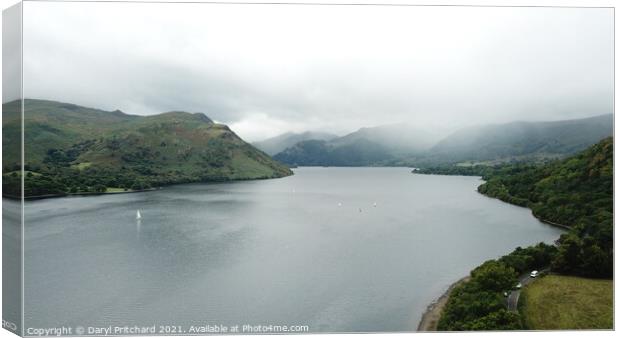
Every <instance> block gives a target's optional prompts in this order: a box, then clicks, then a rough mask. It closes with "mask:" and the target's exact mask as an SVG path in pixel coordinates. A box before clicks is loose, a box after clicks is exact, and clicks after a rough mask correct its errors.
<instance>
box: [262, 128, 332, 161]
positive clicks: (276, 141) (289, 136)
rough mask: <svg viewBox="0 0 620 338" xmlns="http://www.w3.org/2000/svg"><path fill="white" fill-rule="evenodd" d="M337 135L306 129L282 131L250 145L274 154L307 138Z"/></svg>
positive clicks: (322, 139)
mask: <svg viewBox="0 0 620 338" xmlns="http://www.w3.org/2000/svg"><path fill="white" fill-rule="evenodd" d="M336 137H338V136H337V135H335V134H330V133H323V132H313V131H306V132H304V133H284V134H282V135H278V136H275V137H271V138H268V139H266V140H263V141H258V142H253V143H252V145H253V146H255V147H256V148H258V149H260V150H262V151H264V152H266V153H267V154H269V155H272V156H273V155H275V154H277V153H279V152H281V151H283V150H284V149H286V148H288V147H292V146H294V145H295V144H296V143H298V142H301V141H307V140H319V141H329V140H332V139H335V138H336Z"/></svg>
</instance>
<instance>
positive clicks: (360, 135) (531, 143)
mask: <svg viewBox="0 0 620 338" xmlns="http://www.w3.org/2000/svg"><path fill="white" fill-rule="evenodd" d="M612 134H613V115H611V114H607V115H600V116H595V117H589V118H583V119H575V120H564V121H550V122H511V123H505V124H489V125H480V126H474V127H467V128H463V129H460V130H457V131H456V132H454V133H452V134H450V135H448V136H447V137H445V138H443V139H441V140H439V139H438V137H437V136H436V135H434V134H431V133H429V132H427V131H423V130H419V129H416V128H413V127H411V126H408V125H406V124H403V125H389V126H380V127H374V128H362V129H360V130H358V131H356V132H354V133H351V134H348V135H345V136H342V137H339V138H335V139H333V140H331V141H319V140H307V141H303V142H298V143H297V144H295V145H294V146H292V147H289V148H287V149H286V150H284V151H282V152H280V153H278V154H276V155H275V156H274V158H275V159H276V160H278V161H280V162H282V163H286V164H289V165H301V166H373V165H388V166H400V165H404V166H421V167H425V166H429V165H437V164H450V163H457V162H464V161H471V162H488V163H487V164H492V163H499V162H510V161H541V160H546V159H555V158H563V157H566V156H568V155H571V154H575V153H577V152H579V151H581V150H583V149H586V148H587V147H589V146H591V145H592V144H595V143H596V142H598V141H600V140H601V139H603V138H605V137H608V136H611V135H612Z"/></svg>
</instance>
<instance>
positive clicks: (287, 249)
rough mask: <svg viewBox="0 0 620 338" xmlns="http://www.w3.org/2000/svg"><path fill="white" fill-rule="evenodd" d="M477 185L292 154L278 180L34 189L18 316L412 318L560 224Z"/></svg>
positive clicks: (315, 327)
mask: <svg viewBox="0 0 620 338" xmlns="http://www.w3.org/2000/svg"><path fill="white" fill-rule="evenodd" d="M480 183H481V181H480V179H479V178H475V177H457V176H422V175H413V174H411V173H410V170H409V169H406V168H299V169H296V170H295V175H294V176H291V177H287V178H283V179H276V180H264V181H247V182H236V183H224V184H191V185H179V186H174V187H168V188H165V189H163V190H160V191H156V192H147V193H134V194H121V195H105V196H96V197H70V198H58V199H47V200H40V201H29V202H27V203H26V207H25V213H26V216H25V219H26V229H25V236H26V239H25V242H26V245H25V327H26V328H28V327H51V326H59V325H71V326H77V325H80V326H108V325H113V326H117V325H119V326H125V325H154V324H157V325H160V324H161V325H164V324H169V325H182V326H185V327H187V326H189V325H205V324H222V325H244V324H251V325H269V324H274V325H309V327H310V331H313V332H318V331H329V332H348V331H411V330H415V329H416V327H417V324H418V321H419V319H420V317H421V315H422V313H423V312H424V310H425V308H426V306H427V305H428V304H429V303H430V302H431V301H432V300H433V299H435V298H437V297H438V296H439V295H440V294H441V293H442V292H443V291H444V290H445V289H446V288H447V287H448V286H449V285H450V284H451V283H452V282H454V281H455V280H457V279H459V278H460V277H462V276H464V275H466V274H467V273H468V272H469V271H470V270H471V269H472V268H473V267H475V266H477V265H478V264H480V263H481V262H483V261H484V260H487V259H490V258H496V257H498V256H500V255H502V254H505V253H507V252H509V251H511V250H512V249H513V248H515V247H516V246H526V245H530V244H534V243H537V242H540V241H545V242H552V241H553V240H555V239H557V238H558V237H559V235H560V233H561V230H559V229H557V228H553V227H550V226H548V225H546V224H543V223H541V222H539V221H537V220H536V219H535V218H534V217H532V215H531V213H530V211H529V210H528V209H524V208H519V207H515V206H512V205H509V204H506V203H503V202H500V201H498V200H495V199H490V198H487V197H485V196H483V195H480V194H478V193H477V192H476V187H477V186H478V185H479V184H480ZM375 203H376V206H374V204H375ZM137 209H139V210H141V212H142V217H143V218H142V220H141V221H139V222H138V221H136V219H135V214H136V210H137Z"/></svg>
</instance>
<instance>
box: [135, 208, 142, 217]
mask: <svg viewBox="0 0 620 338" xmlns="http://www.w3.org/2000/svg"><path fill="white" fill-rule="evenodd" d="M136 219H142V215H140V210H137V211H136Z"/></svg>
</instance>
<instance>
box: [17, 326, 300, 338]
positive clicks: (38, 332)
mask: <svg viewBox="0 0 620 338" xmlns="http://www.w3.org/2000/svg"><path fill="white" fill-rule="evenodd" d="M309 331H310V328H309V326H308V325H271V324H270V325H251V324H244V325H230V326H227V325H212V324H205V325H190V326H187V327H184V326H178V325H159V326H158V325H153V326H105V327H100V326H87V327H83V326H76V327H66V326H62V327H52V328H28V329H26V334H27V335H28V336H69V335H77V336H88V335H94V336H114V335H139V334H144V335H154V334H167V335H171V334H206V333H233V334H235V333H274V332H309Z"/></svg>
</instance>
